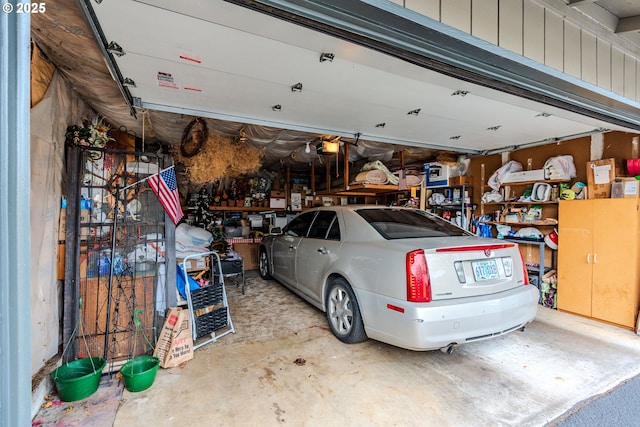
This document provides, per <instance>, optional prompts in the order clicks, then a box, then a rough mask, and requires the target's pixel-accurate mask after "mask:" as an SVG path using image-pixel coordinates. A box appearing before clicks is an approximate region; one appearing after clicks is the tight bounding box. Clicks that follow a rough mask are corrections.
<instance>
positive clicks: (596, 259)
mask: <svg viewBox="0 0 640 427" xmlns="http://www.w3.org/2000/svg"><path fill="white" fill-rule="evenodd" d="M597 262H598V254H593V263H594V264H595V263H597Z"/></svg>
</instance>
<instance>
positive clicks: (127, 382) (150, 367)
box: [120, 356, 160, 392]
mask: <svg viewBox="0 0 640 427" xmlns="http://www.w3.org/2000/svg"><path fill="white" fill-rule="evenodd" d="M158 366H160V359H158V358H157V357H154V356H140V357H136V358H135V359H131V360H130V361H128V362H127V363H125V364H124V365H122V368H120V373H121V374H122V379H123V380H124V386H125V387H126V389H127V390H129V391H132V392H136V391H142V390H146V389H148V388H149V387H151V385H152V384H153V381H154V380H155V378H156V372H158Z"/></svg>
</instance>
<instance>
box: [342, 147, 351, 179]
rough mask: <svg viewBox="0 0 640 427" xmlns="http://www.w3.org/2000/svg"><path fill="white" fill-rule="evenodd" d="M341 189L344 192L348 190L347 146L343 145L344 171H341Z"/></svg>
mask: <svg viewBox="0 0 640 427" xmlns="http://www.w3.org/2000/svg"><path fill="white" fill-rule="evenodd" d="M343 175H344V176H343V177H342V178H343V180H344V184H343V188H344V189H345V190H348V189H349V144H348V143H346V142H345V143H344V170H343Z"/></svg>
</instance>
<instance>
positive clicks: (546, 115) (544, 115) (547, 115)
mask: <svg viewBox="0 0 640 427" xmlns="http://www.w3.org/2000/svg"><path fill="white" fill-rule="evenodd" d="M550 116H551V113H540V114H536V117H550Z"/></svg>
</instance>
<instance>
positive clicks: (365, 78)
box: [36, 0, 640, 162]
mask: <svg viewBox="0 0 640 427" xmlns="http://www.w3.org/2000/svg"><path fill="white" fill-rule="evenodd" d="M235 3H244V4H243V5H244V6H247V5H248V4H249V3H257V2H243V1H239V2H235ZM262 3H265V2H262ZM289 3H304V2H302V1H301V2H289ZM327 3H331V2H327ZM352 3H354V4H355V3H360V2H352ZM574 3H585V2H574ZM587 3H593V2H587ZM597 3H608V4H611V5H612V8H613V6H615V7H616V8H618V9H616V10H619V11H624V13H625V14H626V15H629V13H631V12H630V11H629V10H628V8H626V9H625V7H624V6H625V2H624V1H622V0H620V1H613V0H607V1H606V2H605V1H600V2H597ZM79 4H80V5H81V7H82V8H83V9H84V11H85V13H86V14H88V15H90V16H91V18H92V19H90V20H89V22H90V23H91V25H92V26H93V28H92V29H93V31H94V33H95V35H96V37H97V38H98V39H99V43H98V45H97V46H95V45H94V46H95V47H94V49H101V50H102V53H103V54H105V56H106V57H107V58H108V59H110V60H111V63H110V65H111V73H112V77H114V80H115V82H116V83H118V84H120V89H121V90H122V91H123V93H124V94H125V96H126V97H127V98H128V102H129V103H130V106H129V107H131V111H132V112H134V113H135V114H136V115H137V117H138V120H137V122H136V123H135V124H132V125H131V126H130V127H131V128H132V129H136V128H137V127H139V123H140V117H141V116H143V115H144V116H145V117H146V118H147V120H145V123H146V126H147V132H148V134H154V135H155V136H156V137H157V138H158V139H159V140H161V141H164V142H169V143H175V142H179V141H180V138H181V136H182V131H183V129H184V127H185V126H186V125H187V124H188V123H189V121H190V120H191V119H192V118H193V117H196V116H199V117H206V118H208V119H210V120H209V123H210V128H213V129H214V130H216V129H217V130H218V131H219V132H220V133H223V134H227V135H234V134H238V133H239V132H240V129H242V130H243V132H244V133H245V134H246V135H247V137H248V138H249V143H250V144H253V145H258V146H262V147H264V148H265V150H266V156H265V157H266V159H267V160H268V161H275V159H278V158H282V157H287V156H289V158H290V159H291V156H290V153H292V152H294V153H298V156H293V157H295V158H296V159H297V161H299V162H308V161H310V160H312V157H313V156H314V154H313V153H311V155H307V154H306V153H304V148H305V147H306V142H308V141H314V142H315V141H319V137H320V135H322V134H324V135H336V136H342V137H343V141H347V142H351V143H353V144H355V143H356V142H357V144H358V146H359V147H360V148H356V149H354V150H353V153H352V160H353V157H354V156H356V157H360V158H367V157H375V156H379V155H380V154H381V153H388V152H390V151H393V150H394V148H393V147H396V144H397V145H399V146H402V147H413V149H414V150H418V151H419V150H420V149H424V150H425V151H424V153H427V154H428V153H430V152H431V150H432V149H437V150H454V151H460V152H467V153H472V154H474V153H486V152H487V151H491V150H496V151H500V150H504V149H510V148H512V147H514V146H520V145H527V144H538V143H549V142H552V141H556V140H561V139H567V138H571V137H575V136H579V135H585V134H590V133H593V132H599V131H602V130H604V129H617V130H629V129H634V127H633V123H631V125H630V126H625V125H626V124H629V121H626V122H625V121H624V120H623V121H622V122H620V121H617V122H616V121H615V120H614V121H613V124H612V121H608V120H606V115H605V116H602V115H599V114H592V115H585V114H579V113H582V112H583V111H581V110H580V109H576V108H574V109H572V111H569V110H568V109H566V108H563V107H566V105H567V104H566V103H565V101H563V102H555V103H553V102H552V103H548V102H542V101H544V100H545V97H544V96H540V97H539V98H538V99H535V98H536V97H532V96H531V95H530V94H528V95H527V96H524V97H522V96H518V95H519V94H521V92H522V91H521V90H519V89H518V90H496V89H495V88H494V87H489V86H491V84H487V80H488V79H487V77H486V76H485V77H484V78H483V79H479V80H477V81H474V79H472V78H468V76H469V73H468V72H467V73H466V74H463V75H462V76H460V75H455V73H442V72H439V71H442V70H438V71H435V70H434V67H425V64H423V63H420V61H415V60H414V61H409V60H407V58H401V57H400V56H401V55H399V54H395V55H393V54H392V55H389V54H388V52H381V51H379V50H376V49H374V48H371V47H370V46H366V43H358V42H357V40H349V39H348V37H335V36H334V35H329V33H331V31H316V30H317V29H318V28H315V29H312V28H309V26H301V25H297V24H294V23H291V22H289V21H287V20H285V19H280V18H282V16H279V17H276V16H271V15H269V14H265V13H263V12H265V11H267V12H268V10H273V9H270V8H269V7H267V6H264V5H261V9H262V11H257V10H252V9H251V8H248V7H242V6H240V5H237V4H233V3H231V2H226V1H222V0H207V1H205V0H200V1H196V0H192V1H182V2H176V1H168V0H145V1H127V2H116V1H101V2H96V1H89V0H87V1H84V2H79ZM575 6H576V7H581V5H580V4H576V5H575ZM254 9H255V8H254ZM636 10H637V6H636ZM76 12H77V11H76ZM620 13H622V12H620ZM275 15H278V14H277V13H276V14H275ZM629 16H630V15H629ZM37 19H40V18H36V20H37ZM627 22H628V23H630V22H631V21H627ZM53 33H54V32H49V34H48V35H45V34H44V33H41V34H39V36H40V37H39V40H40V43H42V44H45V51H47V53H48V55H49V56H50V57H52V56H53V57H54V58H55V57H56V52H55V51H56V49H58V48H57V47H56V46H55V44H54V42H55V40H53V41H52V40H48V39H49V38H50V37H51V35H52V34H53ZM36 38H38V37H36ZM47 45H48V46H47ZM106 47H108V49H105V48H106ZM58 56H59V55H58ZM491 59H492V58H488V60H491ZM54 62H56V61H55V59H54ZM107 63H108V64H109V61H107ZM498 65H500V64H498ZM65 67H67V68H68V67H69V63H68V62H67V63H66V64H65V65H64V66H62V67H60V68H65ZM430 68H431V69H430ZM435 68H437V67H435ZM516 72H517V70H516ZM460 77H463V78H460ZM80 79H81V78H80ZM112 83H113V81H112ZM87 86H91V84H90V83H89V84H88V85H87ZM498 89H501V88H498ZM569 89H571V88H569ZM583 89H584V88H583ZM87 91H88V92H89V94H88V95H89V98H91V96H90V88H87ZM80 92H81V95H82V90H80ZM525 95H526V94H525ZM112 101H113V100H112ZM112 101H109V100H107V99H103V100H102V101H101V102H112ZM115 103H116V104H118V103H119V105H116V106H112V107H111V108H106V109H105V108H104V107H102V109H101V108H96V109H97V110H98V111H101V110H102V111H106V112H107V114H106V115H105V114H104V112H103V113H102V114H103V115H105V116H106V117H107V119H108V120H109V121H110V122H112V123H122V103H121V100H115ZM94 108H95V106H94ZM117 110H120V111H118V112H117V114H114V116H115V117H109V111H113V112H115V111H117ZM576 111H577V112H576ZM142 112H144V114H141V113H142ZM118 115H119V117H117V116H118ZM114 118H115V120H114ZM637 126H638V128H640V119H638V123H637ZM137 133H138V134H139V133H140V132H139V131H138V132H137ZM390 147H391V148H390ZM396 148H397V147H396ZM408 149H412V148H408Z"/></svg>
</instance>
